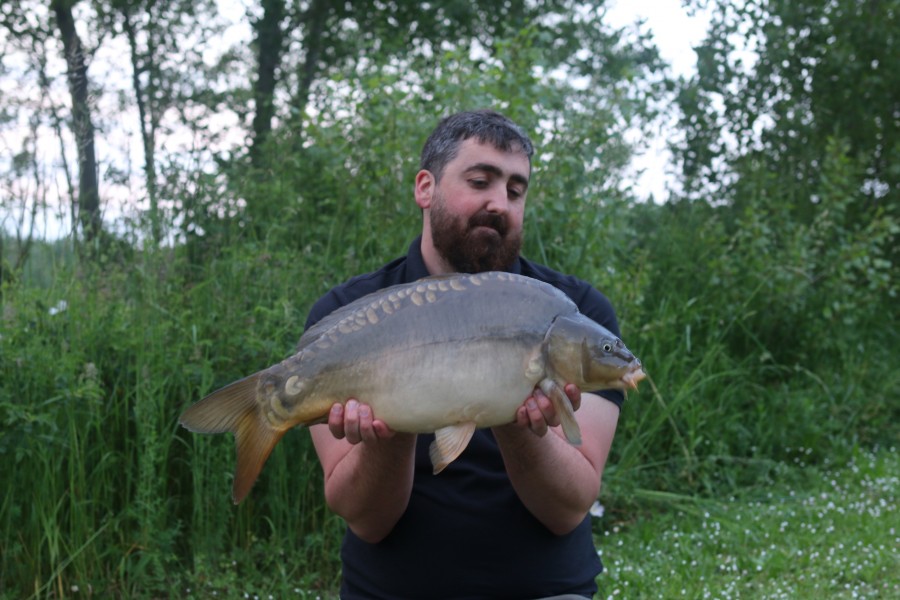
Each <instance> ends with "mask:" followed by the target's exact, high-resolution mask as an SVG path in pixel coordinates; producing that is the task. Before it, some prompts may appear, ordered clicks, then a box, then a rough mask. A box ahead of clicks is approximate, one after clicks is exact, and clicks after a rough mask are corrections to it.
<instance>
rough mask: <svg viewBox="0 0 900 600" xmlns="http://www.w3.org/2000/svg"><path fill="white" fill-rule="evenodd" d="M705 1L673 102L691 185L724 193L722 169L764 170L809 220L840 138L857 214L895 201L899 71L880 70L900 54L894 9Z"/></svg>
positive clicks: (899, 186)
mask: <svg viewBox="0 0 900 600" xmlns="http://www.w3.org/2000/svg"><path fill="white" fill-rule="evenodd" d="M693 4H694V5H700V4H705V3H703V2H699V1H695V2H694V3H693ZM713 4H714V7H715V10H714V13H713V15H714V16H713V20H712V24H711V28H710V31H709V33H708V36H707V39H706V40H705V41H704V43H703V44H702V45H701V46H700V47H699V48H698V49H697V52H698V57H699V60H698V73H697V76H696V77H695V78H693V79H692V80H691V81H689V82H687V83H686V84H685V85H684V86H683V87H682V89H681V96H680V105H681V107H682V110H683V114H684V118H683V121H682V125H683V127H684V130H685V135H686V138H685V142H684V144H682V145H681V147H680V148H679V153H680V156H681V159H682V161H683V167H684V174H685V177H686V178H687V180H688V182H689V184H690V186H689V187H690V189H693V190H694V191H695V192H697V191H698V190H705V191H706V192H712V193H713V194H716V193H726V194H727V190H728V186H727V185H725V186H722V185H721V182H722V181H723V177H722V173H723V170H726V169H723V166H724V165H723V164H721V163H722V162H724V163H725V165H727V166H728V167H729V168H730V169H731V170H732V171H734V172H738V173H740V172H746V171H747V170H752V169H757V168H758V169H763V170H765V171H768V172H769V173H770V174H772V176H773V177H774V178H775V179H777V185H778V187H779V189H780V194H781V195H782V197H795V196H799V195H804V194H805V196H806V199H805V201H798V202H797V203H796V207H795V208H796V212H797V214H798V215H799V216H802V217H803V218H804V219H805V220H806V221H807V222H808V221H809V220H811V219H812V218H814V215H815V213H816V206H815V204H816V202H817V198H819V196H820V195H819V194H817V192H816V189H817V188H818V187H820V185H821V176H822V169H823V166H824V165H825V163H826V158H827V156H828V148H829V146H830V144H831V140H832V139H839V140H843V141H846V143H847V144H848V149H847V155H848V156H849V157H850V158H851V159H852V160H853V161H854V162H855V163H856V164H857V165H858V166H859V172H860V177H859V180H858V186H859V188H858V189H859V192H860V203H859V204H858V206H857V209H856V212H857V213H859V214H861V213H865V212H868V211H870V210H871V209H873V208H875V207H877V206H883V207H891V206H892V205H893V206H896V205H897V204H898V200H900V118H898V115H900V95H898V93H897V90H900V74H898V72H897V70H896V69H892V68H891V67H890V65H892V64H893V63H894V62H896V59H895V57H896V56H897V55H898V53H900V49H898V47H897V43H898V41H897V35H896V32H897V29H898V19H900V2H898V0H881V1H877V2H874V1H873V2H859V1H857V0H832V1H830V2H820V1H814V0H800V1H796V0H746V1H745V0H718V1H716V2H713ZM748 50H749V51H748ZM726 181H733V180H730V179H726Z"/></svg>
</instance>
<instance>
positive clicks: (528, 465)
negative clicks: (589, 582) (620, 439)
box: [493, 385, 619, 535]
mask: <svg viewBox="0 0 900 600" xmlns="http://www.w3.org/2000/svg"><path fill="white" fill-rule="evenodd" d="M566 394H567V395H568V396H569V397H570V398H572V399H573V400H575V402H573V404H575V405H576V406H577V399H578V397H579V395H580V396H581V407H580V408H579V409H578V411H577V412H576V413H575V418H576V419H577V421H578V425H579V427H580V428H581V438H582V442H581V445H580V446H573V445H571V444H569V442H568V441H566V439H565V436H564V434H563V433H562V431H561V428H560V427H559V417H558V415H557V414H556V411H555V410H554V408H553V405H552V403H551V402H550V400H549V399H548V398H547V397H546V396H544V395H543V394H542V393H541V392H540V390H535V395H534V397H533V398H529V399H528V400H527V401H526V402H525V404H524V405H523V406H522V407H521V408H519V411H518V413H517V415H516V417H517V421H516V422H515V423H512V424H510V425H504V426H502V427H494V428H493V431H494V437H495V438H496V440H497V443H498V444H499V446H500V452H501V454H502V455H503V462H504V464H505V465H506V471H507V473H508V474H509V479H510V482H511V483H512V485H513V487H514V488H515V490H516V493H517V494H518V495H519V498H520V499H521V500H522V503H523V504H525V506H526V508H528V510H529V511H530V512H531V513H532V514H533V515H534V516H535V517H536V518H537V519H538V520H539V521H540V522H541V523H543V524H544V526H546V527H547V529H549V530H550V531H552V532H553V533H555V534H557V535H563V534H566V533H569V532H570V531H572V530H573V529H575V527H577V526H578V525H579V524H580V523H581V522H582V521H583V520H584V517H585V515H586V514H587V513H588V510H590V507H591V505H592V504H593V503H594V501H595V500H596V499H597V495H598V493H599V492H600V481H601V477H602V475H603V469H604V467H605V466H606V458H607V456H608V455H609V449H610V447H611V446H612V440H613V436H614V435H615V433H616V424H617V423H618V419H619V407H618V406H616V405H615V404H613V403H612V402H610V401H608V400H606V399H604V398H601V397H600V396H597V395H595V394H583V395H581V394H580V393H579V392H578V388H577V387H576V386H573V385H567V386H566ZM548 430H549V431H550V435H545V434H546V433H547V432H548Z"/></svg>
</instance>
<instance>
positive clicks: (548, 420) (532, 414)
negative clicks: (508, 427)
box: [516, 383, 581, 437]
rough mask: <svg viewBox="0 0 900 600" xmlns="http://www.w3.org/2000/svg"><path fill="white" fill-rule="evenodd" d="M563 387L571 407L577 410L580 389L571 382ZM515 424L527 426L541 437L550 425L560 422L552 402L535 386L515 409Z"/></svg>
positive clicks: (556, 424)
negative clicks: (532, 391) (529, 394)
mask: <svg viewBox="0 0 900 600" xmlns="http://www.w3.org/2000/svg"><path fill="white" fill-rule="evenodd" d="M564 389H565V392H566V396H568V397H569V401H570V402H571V403H572V408H573V409H574V410H578V408H579V407H580V406H581V390H580V389H579V388H578V386H577V385H574V384H572V383H569V384H566V386H565V388H564ZM516 424H517V425H519V426H520V427H528V428H529V429H531V431H532V432H533V433H534V434H535V435H537V436H539V437H543V436H544V435H546V434H547V431H548V430H549V429H550V428H551V427H557V426H558V425H559V424H560V419H559V414H558V413H557V411H556V407H555V406H553V402H552V401H551V400H550V398H548V397H547V395H546V394H544V392H543V391H541V389H540V388H538V387H536V388H534V393H533V394H532V395H531V396H530V397H529V398H528V399H527V400H525V402H524V403H523V404H522V406H520V407H519V409H518V410H517V411H516Z"/></svg>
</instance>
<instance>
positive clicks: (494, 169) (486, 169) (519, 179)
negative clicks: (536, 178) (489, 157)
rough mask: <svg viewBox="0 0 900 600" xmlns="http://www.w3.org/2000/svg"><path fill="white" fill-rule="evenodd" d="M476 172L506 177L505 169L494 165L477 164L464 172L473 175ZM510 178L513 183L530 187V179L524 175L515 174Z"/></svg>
mask: <svg viewBox="0 0 900 600" xmlns="http://www.w3.org/2000/svg"><path fill="white" fill-rule="evenodd" d="M475 171H481V172H483V173H490V174H491V175H496V176H497V177H503V175H504V173H503V169H501V168H500V167H498V166H497V165H494V164H491V163H476V164H474V165H472V166H470V167H469V168H467V169H466V170H465V171H464V173H472V172H475ZM509 178H510V179H511V180H512V181H515V182H516V183H519V184H521V185H523V186H525V187H526V188H527V187H528V178H527V177H525V176H523V175H519V174H518V173H513V174H511V175H510V176H509Z"/></svg>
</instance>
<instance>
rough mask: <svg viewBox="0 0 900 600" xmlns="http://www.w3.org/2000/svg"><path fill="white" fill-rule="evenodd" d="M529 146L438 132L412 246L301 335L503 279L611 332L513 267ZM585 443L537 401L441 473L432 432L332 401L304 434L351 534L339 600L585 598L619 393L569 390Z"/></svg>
mask: <svg viewBox="0 0 900 600" xmlns="http://www.w3.org/2000/svg"><path fill="white" fill-rule="evenodd" d="M533 154H534V148H533V146H532V143H531V140H530V139H529V138H528V136H527V135H526V134H525V133H524V131H523V130H522V129H521V128H520V127H519V126H518V125H516V124H515V123H514V122H513V121H511V120H510V119H508V118H507V117H505V116H503V115H501V114H499V113H497V112H494V111H487V110H483V111H473V112H464V113H458V114H455V115H451V116H449V117H447V118H445V119H443V120H442V121H441V122H440V123H439V124H438V126H437V127H436V128H435V130H434V131H433V132H432V133H431V135H430V136H429V138H428V140H427V141H426V143H425V146H424V147H423V149H422V155H421V162H420V171H419V172H418V174H417V175H416V179H415V200H416V204H418V205H419V207H420V208H421V209H422V216H423V222H422V233H421V236H420V237H418V238H416V239H415V240H414V241H413V242H412V244H411V245H410V246H409V251H408V253H407V255H406V256H404V257H401V258H398V259H396V260H394V261H392V262H390V263H388V264H387V265H385V266H384V267H382V268H381V269H379V270H377V271H375V272H373V273H368V274H365V275H360V276H357V277H354V278H352V279H350V280H349V281H347V282H346V283H344V284H342V285H340V286H337V287H335V288H333V289H332V290H331V291H329V292H328V293H327V294H326V295H325V296H323V297H322V298H321V299H319V301H318V302H317V303H316V304H315V305H314V306H313V308H312V310H311V311H310V315H309V318H308V320H307V323H306V326H307V328H309V327H311V326H312V325H314V324H315V323H316V322H318V321H319V320H320V319H322V318H323V317H325V316H326V315H328V314H329V313H331V312H332V311H334V310H335V309H337V308H340V307H341V306H344V305H346V304H348V303H350V302H352V301H354V300H356V299H357V298H360V297H362V296H364V295H366V294H369V293H371V292H374V291H377V290H379V289H382V288H385V287H388V286H390V285H395V284H401V283H410V282H413V281H416V280H418V279H421V278H422V277H428V276H430V275H442V274H446V273H453V272H464V273H477V272H483V271H508V272H512V273H518V274H521V275H526V276H529V277H533V278H535V279H539V280H541V281H545V282H547V283H549V284H551V285H553V286H555V287H557V288H558V289H560V290H561V291H563V292H564V293H565V294H566V295H568V296H569V297H570V298H571V299H572V300H573V301H574V302H575V303H576V304H577V305H578V308H579V310H580V311H581V313H582V314H584V315H586V316H588V317H590V318H591V319H593V320H595V321H596V322H598V323H599V324H600V325H602V326H604V327H606V328H607V329H609V330H610V331H612V332H613V333H614V334H616V335H619V328H618V325H617V322H616V316H615V312H614V310H613V308H612V305H611V304H610V302H609V300H608V299H607V298H606V297H605V296H604V295H603V294H601V293H600V292H598V291H597V290H596V289H594V288H593V287H591V286H590V285H589V284H587V283H585V282H584V281H581V280H579V279H577V278H575V277H572V276H569V275H563V274H561V273H558V272H556V271H554V270H552V269H550V268H548V267H545V266H543V265H539V264H536V263H534V262H532V261H529V260H527V259H525V258H524V257H522V256H521V255H520V250H521V246H522V231H523V220H524V215H525V199H526V196H527V193H528V185H529V181H530V177H531V157H532V156H533ZM565 390H566V395H567V396H569V398H570V400H571V401H572V404H573V406H574V407H575V408H576V409H577V412H576V419H577V421H578V424H579V426H580V428H581V433H582V444H581V445H580V446H573V445H570V444H569V443H568V442H567V441H566V439H565V437H564V435H563V433H562V431H561V427H560V419H559V415H558V414H557V413H556V411H555V409H554V407H553V404H552V403H551V401H550V400H549V399H548V398H547V397H546V396H545V395H544V394H543V393H542V392H541V391H540V389H539V388H536V389H535V390H534V392H533V394H532V395H531V396H530V397H529V398H523V399H522V406H521V407H520V408H519V409H518V411H517V413H516V422H515V423H511V424H509V425H504V426H500V427H493V428H490V429H483V430H478V431H476V432H475V435H474V437H473V438H472V441H471V442H470V443H469V446H468V447H467V448H466V450H465V451H464V452H463V453H462V454H461V455H460V456H459V458H457V459H456V460H455V461H454V462H453V463H451V464H450V465H449V466H448V467H447V468H446V469H445V470H444V471H443V472H441V473H440V475H433V474H432V465H431V462H430V459H429V455H428V446H429V444H430V443H431V441H432V440H433V439H434V435H433V434H431V435H425V434H419V435H416V434H407V433H397V432H393V431H391V430H390V428H389V427H388V426H387V425H386V424H385V423H384V422H383V421H380V420H378V415H375V414H373V411H372V410H371V408H370V407H369V406H368V405H366V403H365V402H366V399H365V398H359V399H351V400H349V401H348V402H347V403H346V404H345V405H343V406H342V405H341V404H335V405H334V406H333V407H332V410H331V412H330V413H329V417H328V423H327V424H321V425H316V426H313V427H311V428H310V434H311V435H312V440H313V443H314V445H315V448H316V452H317V454H318V457H319V460H320V462H321V464H322V469H323V471H324V476H325V499H326V502H327V504H328V506H329V507H330V508H331V510H333V511H334V512H336V513H337V514H338V515H340V516H341V517H342V518H343V519H344V520H345V521H346V524H347V530H346V534H345V537H344V542H343V545H342V549H341V560H342V566H343V570H342V581H341V597H342V598H345V599H357V598H391V599H394V598H428V599H438V598H448V599H449V598H453V599H460V598H471V599H474V598H485V599H487V598H522V599H526V598H528V599H535V598H556V599H563V598H567V599H575V598H591V597H592V596H593V594H594V593H595V592H596V591H597V585H596V581H595V580H596V576H597V575H598V574H599V573H600V571H601V570H602V565H601V564H600V560H599V558H598V555H597V552H596V550H595V548H594V544H593V538H592V533H591V524H590V517H589V515H588V511H589V509H590V507H591V505H592V504H593V502H594V500H595V499H596V498H597V495H598V493H599V490H600V482H601V477H602V475H603V469H604V466H605V465H606V459H607V455H608V453H609V449H610V446H611V444H612V440H613V436H614V435H615V431H616V423H617V421H618V417H619V410H620V408H621V405H622V402H623V400H624V396H623V394H622V393H621V392H619V391H617V390H595V391H590V392H584V393H582V391H581V390H579V389H578V388H577V387H576V386H574V385H571V384H570V385H567V386H566V388H565Z"/></svg>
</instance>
